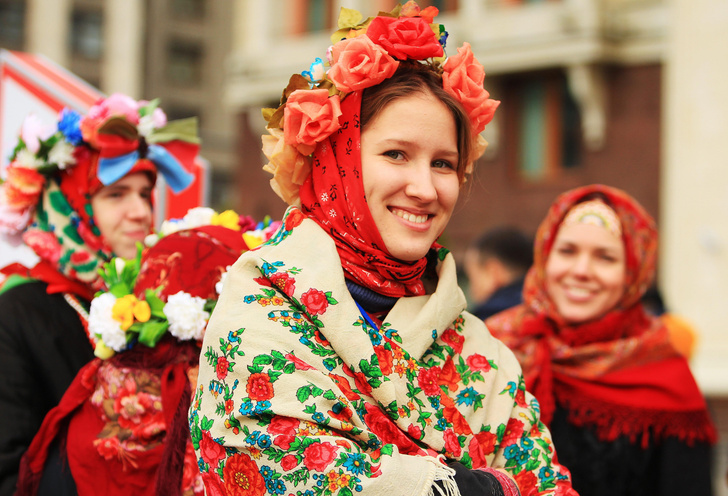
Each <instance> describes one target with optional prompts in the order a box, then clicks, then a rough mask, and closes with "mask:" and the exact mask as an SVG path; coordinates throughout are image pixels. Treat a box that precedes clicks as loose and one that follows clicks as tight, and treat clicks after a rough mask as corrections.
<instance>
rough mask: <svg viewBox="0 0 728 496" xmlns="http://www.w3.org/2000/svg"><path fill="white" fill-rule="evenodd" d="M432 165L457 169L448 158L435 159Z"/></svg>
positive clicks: (437, 167)
mask: <svg viewBox="0 0 728 496" xmlns="http://www.w3.org/2000/svg"><path fill="white" fill-rule="evenodd" d="M432 167H434V168H436V169H453V170H455V167H453V165H452V164H451V163H450V162H448V161H447V160H435V161H434V162H432Z"/></svg>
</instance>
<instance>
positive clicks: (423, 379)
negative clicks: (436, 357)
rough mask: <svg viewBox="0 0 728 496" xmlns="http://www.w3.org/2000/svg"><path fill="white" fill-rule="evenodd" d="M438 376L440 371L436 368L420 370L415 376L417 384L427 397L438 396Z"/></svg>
mask: <svg viewBox="0 0 728 496" xmlns="http://www.w3.org/2000/svg"><path fill="white" fill-rule="evenodd" d="M439 376H440V369H439V368H437V367H432V368H431V369H426V368H421V369H420V373H419V374H417V384H418V385H419V386H420V388H422V391H424V393H425V394H426V395H427V396H439V395H440V386H439V383H438V377H439Z"/></svg>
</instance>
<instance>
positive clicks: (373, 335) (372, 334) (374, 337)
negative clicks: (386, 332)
mask: <svg viewBox="0 0 728 496" xmlns="http://www.w3.org/2000/svg"><path fill="white" fill-rule="evenodd" d="M368 332H369V339H370V340H371V342H372V344H373V345H375V346H376V345H378V344H380V343H381V342H382V336H381V335H380V334H379V333H378V332H377V330H376V329H374V328H371V327H370V328H369V329H368Z"/></svg>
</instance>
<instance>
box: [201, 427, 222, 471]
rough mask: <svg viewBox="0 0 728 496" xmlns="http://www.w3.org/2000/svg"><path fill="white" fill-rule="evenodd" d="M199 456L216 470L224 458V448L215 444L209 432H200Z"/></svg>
mask: <svg viewBox="0 0 728 496" xmlns="http://www.w3.org/2000/svg"><path fill="white" fill-rule="evenodd" d="M200 456H202V459H203V460H205V462H206V463H209V464H210V466H211V467H212V468H217V464H218V463H220V460H222V459H223V458H225V448H223V447H222V445H221V444H220V443H218V442H216V441H215V440H214V439H213V438H212V436H211V435H210V431H202V439H200Z"/></svg>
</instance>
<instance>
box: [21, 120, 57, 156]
mask: <svg viewBox="0 0 728 496" xmlns="http://www.w3.org/2000/svg"><path fill="white" fill-rule="evenodd" d="M55 132H56V129H55V126H50V125H48V124H45V123H44V122H43V121H42V120H41V119H40V117H38V116H37V115H35V114H28V116H27V117H26V118H25V119H24V120H23V124H22V125H21V126H20V137H21V138H22V140H23V143H25V147H26V148H27V149H28V150H29V151H30V153H32V154H33V155H35V154H36V153H38V150H40V142H41V141H45V140H47V139H48V138H50V137H51V136H53V133H55Z"/></svg>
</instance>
